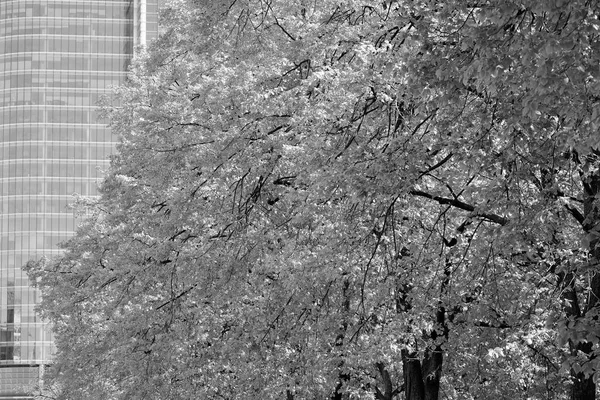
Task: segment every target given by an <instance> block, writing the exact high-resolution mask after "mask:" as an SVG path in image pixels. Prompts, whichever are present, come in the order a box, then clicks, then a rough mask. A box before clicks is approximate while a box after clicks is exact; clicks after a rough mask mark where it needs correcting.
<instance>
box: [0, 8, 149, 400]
mask: <svg viewBox="0 0 600 400" xmlns="http://www.w3.org/2000/svg"><path fill="white" fill-rule="evenodd" d="M142 3H143V4H142ZM142 5H143V8H144V9H143V11H144V14H145V15H142V14H141V11H142V7H141V6H142ZM147 14H150V15H151V16H152V18H154V21H148V20H147V18H148V16H147ZM155 24H156V0H149V1H144V0H104V1H91V0H0V397H2V398H6V397H5V396H8V395H11V396H13V397H12V398H15V399H16V398H20V397H18V395H19V394H23V393H25V391H26V390H25V387H26V386H27V385H28V384H32V383H34V384H35V383H37V380H38V377H39V371H40V368H41V365H43V364H45V363H47V362H48V361H50V360H51V354H52V336H51V332H50V329H48V327H47V326H46V325H45V324H44V323H43V322H42V321H40V319H39V318H38V317H37V316H36V315H35V313H34V306H35V304H36V302H37V299H38V294H37V292H36V291H35V290H33V289H32V288H31V287H30V286H29V284H28V279H27V276H26V275H25V274H24V273H23V271H22V270H21V267H22V266H23V265H24V264H26V263H27V261H28V260H31V259H36V258H39V257H40V256H41V255H46V256H52V255H53V254H57V253H58V252H59V251H60V250H58V249H57V244H58V243H59V242H61V241H64V240H65V239H67V238H69V237H70V236H71V235H72V234H73V232H74V229H75V223H76V222H75V220H74V217H73V213H72V211H71V210H70V209H69V204H70V203H73V201H74V197H73V196H76V195H82V196H90V195H95V194H96V193H97V191H96V188H97V183H98V180H99V179H100V178H101V175H102V170H103V169H104V168H106V166H107V161H106V160H107V156H108V155H109V154H110V153H111V152H112V150H113V143H114V139H115V138H113V136H112V135H111V132H110V131H109V129H108V128H106V127H105V125H104V124H103V123H102V122H101V121H99V120H98V115H97V110H96V103H97V101H98V99H99V97H100V96H101V95H102V94H104V93H106V92H107V91H108V90H109V87H110V86H112V85H118V84H120V83H122V82H123V81H124V80H125V78H126V73H125V72H126V70H127V67H128V65H129V63H130V60H131V57H132V53H133V48H134V36H136V38H135V39H137V40H136V41H137V42H138V43H143V41H144V40H141V38H142V36H140V35H143V38H146V37H152V34H147V33H146V32H140V28H139V27H140V26H141V25H144V26H145V27H146V29H147V28H150V30H151V31H152V30H154V32H155V31H156V26H155ZM149 25H150V26H149Z"/></svg>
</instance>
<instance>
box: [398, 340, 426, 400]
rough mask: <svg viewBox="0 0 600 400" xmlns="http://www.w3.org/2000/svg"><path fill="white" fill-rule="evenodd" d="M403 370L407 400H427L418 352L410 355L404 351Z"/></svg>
mask: <svg viewBox="0 0 600 400" xmlns="http://www.w3.org/2000/svg"><path fill="white" fill-rule="evenodd" d="M402 369H403V374H404V391H405V394H406V400H425V385H424V383H423V371H422V370H421V360H419V356H418V354H417V353H416V352H412V353H409V352H408V350H402Z"/></svg>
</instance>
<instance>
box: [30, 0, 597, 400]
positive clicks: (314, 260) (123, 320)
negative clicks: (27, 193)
mask: <svg viewBox="0 0 600 400" xmlns="http://www.w3.org/2000/svg"><path fill="white" fill-rule="evenodd" d="M598 11H600V10H599V7H598V4H597V3H596V2H584V1H571V2H568V3H564V4H563V2H560V1H549V2H543V3H542V4H540V2H534V1H521V2H511V1H488V2H484V3H470V2H463V1H443V2H427V1H421V2H419V1H411V2H397V1H391V2H390V1H386V2H376V1H360V2H359V1H346V2H343V3H339V2H334V1H322V2H320V3H319V4H316V3H309V2H306V1H302V0H298V1H293V2H290V1H277V0H273V1H270V2H264V1H259V0H256V1H254V0H246V1H239V0H238V1H220V2H210V4H202V2H194V1H188V0H179V1H173V2H171V5H170V6H169V8H167V9H166V10H165V11H164V12H163V14H162V21H163V24H164V26H163V28H164V33H163V34H162V35H161V38H160V39H159V40H158V41H157V42H155V43H154V44H153V45H152V46H150V48H149V49H148V52H147V54H146V55H145V56H144V57H141V58H140V59H139V60H138V61H137V62H136V64H135V65H134V67H133V69H132V72H131V80H130V82H129V83H128V85H126V86H125V87H124V88H121V89H119V90H117V91H116V93H115V95H116V97H117V98H118V100H119V102H118V103H119V104H121V106H111V105H110V104H109V103H107V105H106V106H105V108H106V111H107V114H108V117H109V119H110V121H111V125H112V127H113V129H114V130H115V132H117V133H118V134H119V135H120V136H121V142H120V144H119V145H118V152H117V154H116V155H115V156H114V157H113V159H112V163H111V168H110V170H109V171H108V175H107V177H106V179H105V180H104V181H103V183H102V186H101V193H102V195H101V197H100V198H99V199H97V200H86V201H81V202H80V209H81V211H82V212H83V213H84V214H85V215H86V219H85V222H84V223H83V224H82V225H81V227H80V228H79V230H78V233H77V235H76V236H75V237H74V238H73V239H71V240H70V241H69V242H67V243H66V244H65V253H64V255H63V256H62V257H60V258H58V259H56V260H42V261H41V262H39V263H35V264H33V263H32V264H30V265H29V266H28V272H29V274H30V276H31V277H32V278H33V279H34V280H35V281H37V284H38V286H39V288H40V289H41V291H42V293H43V301H42V304H41V305H40V310H41V312H42V315H43V316H44V317H45V318H47V319H48V320H49V321H51V322H52V323H53V326H54V330H55V333H56V338H57V339H56V345H57V349H58V352H57V355H56V360H55V363H54V365H53V366H52V367H51V368H50V369H49V372H48V373H47V380H48V381H49V382H50V384H54V385H56V389H57V391H58V393H59V394H58V396H57V397H58V398H81V399H86V398H90V399H91V398H94V399H95V398H107V399H113V398H114V399H120V398H127V399H135V398H140V399H141V398H144V399H154V398H156V399H170V398H182V399H185V398H207V399H212V398H215V399H217V398H226V399H229V398H261V399H269V398H283V397H285V398H287V399H290V400H291V399H305V398H306V399H308V398H331V399H344V398H373V397H375V398H376V399H381V400H391V399H395V398H399V397H401V396H403V397H405V398H407V399H409V400H421V399H427V400H434V399H438V398H461V399H464V398H475V396H481V397H484V398H514V397H515V396H519V395H522V394H523V393H525V396H526V397H527V398H539V399H541V398H556V399H559V398H570V399H577V400H588V399H594V398H595V392H596V388H595V385H594V381H593V377H594V375H595V374H596V371H597V369H598V361H597V357H596V355H597V352H598V348H597V343H598V336H597V334H596V333H597V332H598V322H597V319H598V304H597V301H596V300H597V298H598V296H599V295H600V287H599V285H600V277H599V276H598V274H597V259H598V257H599V255H598V253H597V242H598V239H597V237H598V235H597V228H596V226H597V223H598V220H599V219H598V208H597V204H596V203H597V201H596V197H597V194H598V191H599V190H600V183H599V182H600V181H599V180H600V173H599V172H598V165H599V162H598V156H599V155H600V154H599V153H598V151H599V149H597V147H596V146H597V137H598V136H597V128H598V100H599V97H598V75H599V71H598V65H599V64H598V61H599V60H600V58H599V57H598V49H599V47H598V46H597V44H598V33H597V31H598V27H599V26H600V22H599V21H598V15H599V14H598ZM507 369H508V371H509V372H507ZM499 377H501V378H499ZM498 379H502V382H498ZM568 382H570V383H568ZM567 386H568V387H569V389H568V393H567V391H562V392H561V390H562V389H561V388H562V387H567ZM441 392H442V393H443V395H442V394H441ZM565 396H566V397H565ZM481 397H479V398H481Z"/></svg>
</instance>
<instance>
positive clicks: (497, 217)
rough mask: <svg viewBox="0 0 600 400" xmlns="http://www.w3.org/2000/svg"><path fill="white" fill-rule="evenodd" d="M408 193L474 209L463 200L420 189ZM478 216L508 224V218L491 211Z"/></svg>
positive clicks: (462, 207) (470, 210)
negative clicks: (436, 194) (435, 194)
mask: <svg viewBox="0 0 600 400" xmlns="http://www.w3.org/2000/svg"><path fill="white" fill-rule="evenodd" d="M408 193H409V194H411V195H413V196H420V197H425V198H427V199H430V200H433V201H437V202H438V203H439V204H447V205H450V206H453V207H456V208H459V209H461V210H465V211H469V212H474V211H475V207H474V206H472V205H470V204H468V203H465V202H463V201H460V200H457V199H449V198H446V197H440V196H434V195H432V194H430V193H427V192H423V191H421V190H411V191H410V192H408ZM476 215H477V216H478V217H482V218H485V219H487V220H488V221H490V222H494V223H496V224H498V225H506V224H508V222H509V220H508V219H507V218H504V217H502V216H500V215H497V214H491V213H477V214H476Z"/></svg>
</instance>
